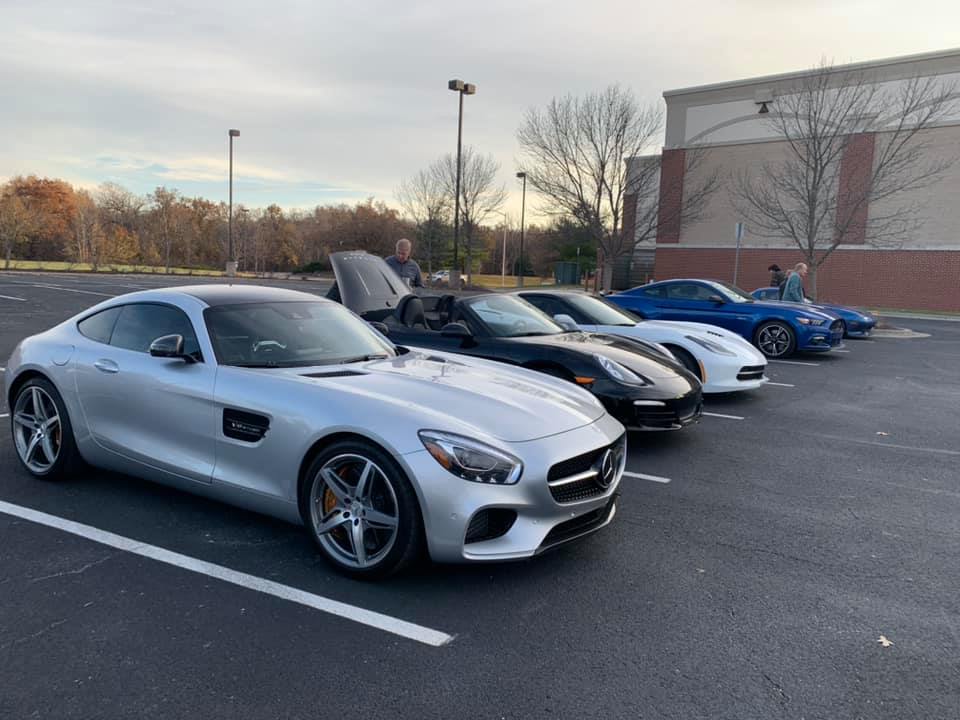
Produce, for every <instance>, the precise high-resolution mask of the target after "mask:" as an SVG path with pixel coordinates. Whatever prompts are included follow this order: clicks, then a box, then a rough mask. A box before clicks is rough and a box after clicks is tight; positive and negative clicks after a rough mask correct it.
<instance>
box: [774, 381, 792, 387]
mask: <svg viewBox="0 0 960 720" xmlns="http://www.w3.org/2000/svg"><path fill="white" fill-rule="evenodd" d="M767 385H773V386H774V387H796V385H791V384H790V383H778V382H773V381H771V382H768V383H767Z"/></svg>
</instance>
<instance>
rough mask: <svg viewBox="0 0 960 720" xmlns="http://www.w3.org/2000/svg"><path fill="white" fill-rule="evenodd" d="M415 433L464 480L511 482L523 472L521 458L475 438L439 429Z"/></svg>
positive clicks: (450, 470)
mask: <svg viewBox="0 0 960 720" xmlns="http://www.w3.org/2000/svg"><path fill="white" fill-rule="evenodd" d="M418 434H419V436H420V442H422V443H423V446H424V447H425V448H426V449H427V452H429V453H430V454H431V455H432V456H433V459H434V460H436V461H437V462H438V463H440V464H441V465H442V466H443V467H444V468H445V469H446V470H447V471H449V472H450V473H452V474H453V475H456V476H457V477H459V478H463V479H464V480H471V481H472V482H478V483H492V484H495V485H514V484H515V483H516V482H517V481H518V480H519V479H520V475H521V474H522V473H523V463H522V462H521V461H520V460H518V459H517V458H515V457H513V456H512V455H509V454H507V453H505V452H503V451H502V450H497V448H494V447H491V446H489V445H486V444H484V443H482V442H479V441H477V440H471V439H470V438H466V437H463V436H462V435H454V434H452V433H445V432H440V431H438V430H421V431H420V432H419V433H418Z"/></svg>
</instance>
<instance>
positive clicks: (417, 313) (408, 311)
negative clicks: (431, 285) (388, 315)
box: [396, 295, 427, 328]
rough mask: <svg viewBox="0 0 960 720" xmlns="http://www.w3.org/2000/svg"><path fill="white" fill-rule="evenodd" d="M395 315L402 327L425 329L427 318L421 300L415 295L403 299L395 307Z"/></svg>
mask: <svg viewBox="0 0 960 720" xmlns="http://www.w3.org/2000/svg"><path fill="white" fill-rule="evenodd" d="M396 315H397V319H398V320H399V321H400V324H401V325H403V326H404V327H410V328H415V327H420V328H425V327H426V326H427V318H426V315H425V313H424V311H423V300H421V299H420V298H419V297H417V296H416V295H407V296H406V297H404V298H403V299H402V300H401V301H400V304H399V305H397V312H396Z"/></svg>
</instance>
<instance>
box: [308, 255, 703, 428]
mask: <svg viewBox="0 0 960 720" xmlns="http://www.w3.org/2000/svg"><path fill="white" fill-rule="evenodd" d="M330 263H331V265H332V266H333V270H334V273H335V274H336V278H337V280H336V284H335V285H334V287H333V288H332V289H331V291H330V293H328V295H327V297H329V298H331V299H334V300H338V301H339V302H342V303H343V304H344V305H346V306H347V307H348V308H349V309H350V310H353V311H354V312H355V313H357V314H358V315H360V316H361V317H363V318H365V319H366V320H369V321H380V322H383V323H385V324H386V325H387V327H388V331H389V335H390V338H391V339H392V340H393V341H394V342H396V343H397V344H400V345H411V346H414V347H422V348H429V349H434V350H441V351H447V352H454V353H462V354H465V355H471V356H474V357H481V358H485V359H488V360H496V361H500V362H506V363H510V364H512V365H520V366H523V367H527V368H530V369H532V370H537V371H539V372H543V373H546V374H549V375H554V376H556V377H560V378H563V379H565V380H569V381H570V382H574V383H576V384H578V385H580V386H581V387H583V388H585V389H587V390H590V391H591V392H592V393H593V394H594V395H596V396H597V398H598V399H599V400H600V401H601V402H602V403H603V404H604V406H605V407H606V408H607V410H608V411H609V412H610V413H611V414H612V415H614V416H615V417H616V418H617V419H618V420H620V421H621V422H622V423H623V424H624V425H626V426H627V427H628V428H637V429H661V430H666V429H678V428H680V427H683V426H684V425H687V424H689V423H692V422H695V421H696V420H698V419H699V417H700V414H701V410H702V408H701V385H700V381H699V380H697V378H696V377H695V376H694V375H692V374H690V373H689V372H688V371H687V370H685V369H684V368H683V367H682V366H681V365H680V364H678V363H677V362H675V361H674V360H672V359H670V358H668V357H667V356H666V355H663V354H661V353H660V352H659V351H657V350H655V349H653V348H651V347H650V346H649V345H646V344H643V343H640V342H635V341H633V340H631V339H629V338H626V337H622V336H613V335H602V334H597V333H583V332H579V331H577V332H570V331H566V330H564V329H563V328H562V327H560V326H559V325H557V324H556V323H555V322H554V321H553V320H552V319H551V318H550V317H548V316H547V315H545V314H543V313H542V312H540V311H539V310H537V309H536V308H535V307H534V306H533V305H531V304H530V303H528V302H526V301H525V300H523V299H522V298H520V297H518V296H516V295H513V294H505V293H485V294H478V295H471V296H466V297H457V296H454V295H449V294H448V295H433V296H424V297H420V296H418V295H416V294H414V293H413V291H412V290H411V289H410V288H408V287H407V286H406V285H405V284H404V283H403V282H402V281H401V280H400V278H399V277H397V275H396V274H395V273H394V272H393V271H392V270H391V269H390V267H389V266H388V265H387V264H386V262H385V261H384V260H383V259H382V258H380V257H378V256H376V255H370V254H368V253H365V252H340V253H333V254H332V255H331V256H330Z"/></svg>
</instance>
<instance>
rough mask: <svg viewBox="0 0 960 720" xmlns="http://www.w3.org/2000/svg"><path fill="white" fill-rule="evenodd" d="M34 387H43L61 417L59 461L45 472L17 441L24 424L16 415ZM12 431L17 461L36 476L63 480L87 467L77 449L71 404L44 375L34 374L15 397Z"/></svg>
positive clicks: (11, 421)
mask: <svg viewBox="0 0 960 720" xmlns="http://www.w3.org/2000/svg"><path fill="white" fill-rule="evenodd" d="M32 388H39V389H40V390H42V391H43V392H44V393H45V394H46V396H47V397H48V398H49V399H50V401H52V402H53V404H54V405H55V406H56V409H57V416H58V417H59V442H58V445H59V447H58V450H57V454H56V455H57V456H56V460H55V461H54V462H53V463H52V464H50V466H49V468H48V469H46V470H44V471H38V470H37V469H36V468H35V467H30V465H28V464H27V463H26V462H25V461H24V459H23V457H21V453H20V450H19V447H18V444H17V440H18V439H17V433H18V432H21V427H20V426H19V425H18V424H17V423H16V421H15V416H16V413H17V408H18V406H19V405H20V401H21V398H23V397H24V396H25V395H28V394H30V393H31V392H32ZM10 433H11V437H12V439H13V447H14V451H15V452H16V454H17V460H19V461H20V465H21V466H22V467H23V469H24V470H26V471H27V472H28V473H30V474H31V475H32V476H33V477H35V478H38V479H40V480H50V481H59V480H66V479H67V478H69V477H70V476H71V475H73V474H74V473H76V472H77V471H78V470H79V469H81V468H82V467H83V460H82V458H81V457H80V451H79V450H77V441H76V439H75V438H74V436H73V425H72V424H71V422H70V415H69V413H67V406H66V405H65V404H64V402H63V398H62V397H61V396H60V393H59V391H58V390H57V388H56V387H55V386H54V385H53V383H52V382H50V381H49V380H47V379H46V378H44V377H39V376H38V377H33V378H30V379H29V380H27V382H25V383H24V384H23V385H22V386H21V387H20V388H19V389H18V390H17V394H16V396H15V397H14V398H13V403H12V406H11V408H10Z"/></svg>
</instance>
